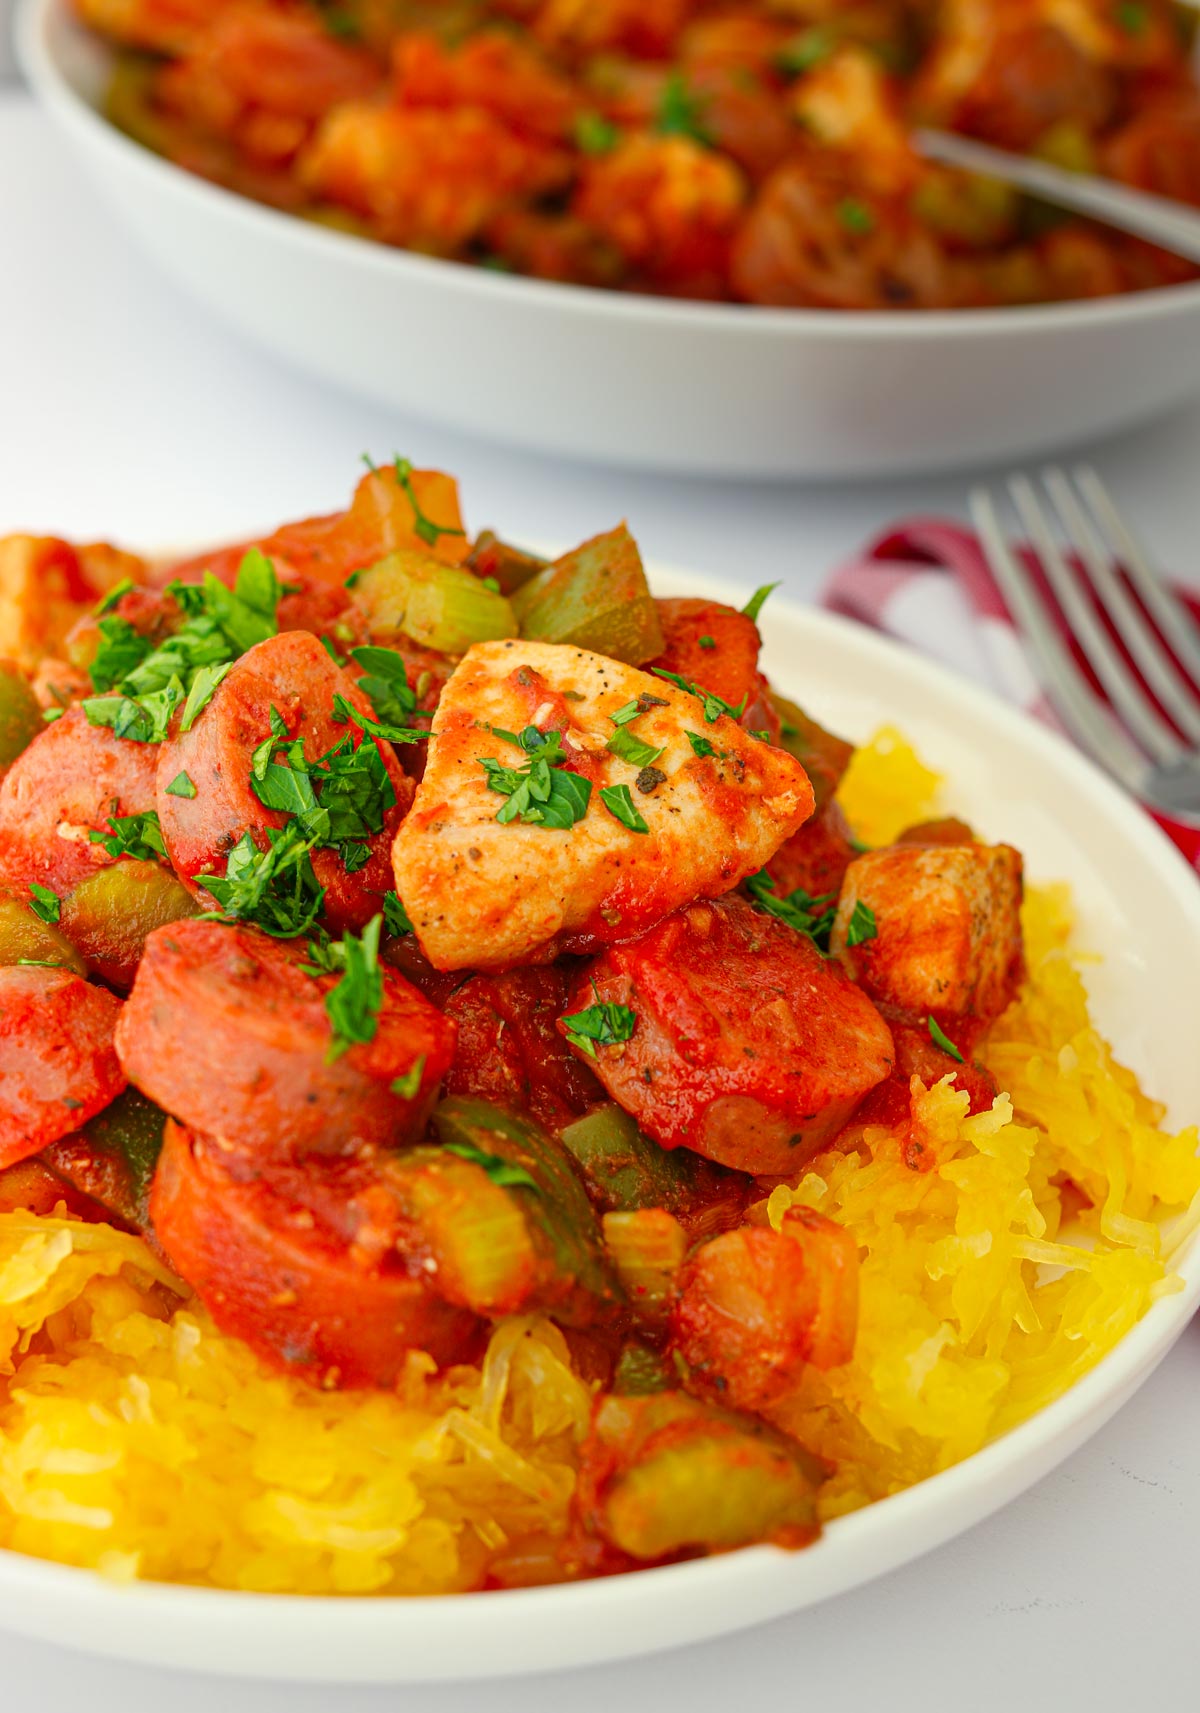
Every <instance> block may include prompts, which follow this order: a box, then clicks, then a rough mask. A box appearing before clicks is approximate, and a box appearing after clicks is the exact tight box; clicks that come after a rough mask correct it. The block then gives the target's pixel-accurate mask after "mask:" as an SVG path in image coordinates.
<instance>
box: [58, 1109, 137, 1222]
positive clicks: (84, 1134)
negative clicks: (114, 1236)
mask: <svg viewBox="0 0 1200 1713" xmlns="http://www.w3.org/2000/svg"><path fill="white" fill-rule="evenodd" d="M165 1123H166V1114H165V1113H164V1112H162V1111H160V1109H159V1108H158V1107H157V1106H155V1104H154V1102H153V1101H151V1100H147V1099H146V1097H145V1095H144V1094H140V1093H139V1092H138V1090H137V1089H135V1088H127V1089H126V1090H125V1092H124V1094H119V1095H118V1096H117V1098H116V1100H114V1101H113V1103H112V1105H111V1106H106V1107H105V1109H104V1111H103V1112H100V1113H97V1115H96V1117H95V1118H93V1119H90V1120H89V1121H88V1123H87V1124H85V1125H84V1127H83V1129H82V1130H77V1131H75V1132H74V1133H73V1134H72V1135H70V1136H64V1137H63V1138H62V1140H61V1141H59V1142H53V1143H51V1145H50V1146H49V1147H48V1148H47V1149H45V1151H44V1153H43V1155H42V1158H43V1159H44V1160H45V1162H46V1164H47V1165H48V1166H49V1167H50V1168H51V1170H52V1171H55V1172H57V1173H58V1175H59V1177H61V1178H65V1179H66V1180H67V1182H68V1183H71V1184H74V1186H75V1188H76V1189H77V1190H81V1191H82V1192H83V1193H84V1194H85V1195H89V1196H92V1197H94V1198H95V1200H96V1201H98V1202H99V1203H100V1204H101V1205H102V1206H103V1207H106V1208H108V1209H109V1211H110V1212H111V1213H112V1214H113V1215H114V1216H115V1217H116V1218H117V1219H118V1220H120V1221H121V1222H122V1223H123V1224H125V1225H128V1226H131V1227H132V1228H133V1229H134V1230H136V1231H145V1230H146V1229H147V1228H148V1227H149V1224H150V1219H149V1214H148V1212H147V1207H148V1203H149V1198H150V1184H151V1181H152V1179H153V1177H154V1168H155V1166H156V1165H157V1163H158V1156H159V1151H160V1150H161V1148H162V1139H163V1126H164V1125H165Z"/></svg>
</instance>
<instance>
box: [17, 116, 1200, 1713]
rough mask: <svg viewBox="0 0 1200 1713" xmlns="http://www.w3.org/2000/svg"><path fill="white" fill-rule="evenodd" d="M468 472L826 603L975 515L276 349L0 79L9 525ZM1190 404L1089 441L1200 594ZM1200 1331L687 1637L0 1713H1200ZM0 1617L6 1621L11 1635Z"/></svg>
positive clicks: (244, 503)
mask: <svg viewBox="0 0 1200 1713" xmlns="http://www.w3.org/2000/svg"><path fill="white" fill-rule="evenodd" d="M364 450H365V451H371V452H372V453H374V454H376V455H379V456H387V455H388V454H390V453H391V452H392V451H393V450H395V451H399V452H402V453H405V454H407V455H408V456H410V457H412V458H413V459H414V461H416V462H419V463H421V464H433V465H438V466H440V467H442V468H444V469H448V470H452V471H454V472H455V473H456V474H457V475H458V476H459V477H460V479H461V481H462V486H463V493H464V498H465V502H466V508H467V514H468V518H469V520H470V522H471V524H472V526H475V527H480V526H483V525H485V524H492V525H495V526H496V527H498V528H499V529H501V530H502V531H504V532H506V533H510V534H511V535H512V536H513V537H514V538H516V539H520V538H521V536H522V535H525V536H527V537H528V536H537V537H541V538H545V539H562V540H571V539H576V540H578V539H582V538H583V537H585V536H587V535H590V534H592V533H594V532H595V531H597V530H600V529H604V528H607V527H609V526H610V525H611V524H612V523H613V522H614V521H616V519H618V518H619V517H621V516H627V517H628V519H629V522H630V525H631V527H632V528H633V530H634V532H635V533H636V535H637V536H638V539H639V541H640V542H641V544H642V547H643V550H644V552H645V553H646V555H647V557H649V558H652V559H657V560H659V561H662V562H666V563H676V564H681V565H691V566H694V567H695V568H697V569H700V570H706V571H722V572H725V573H727V574H730V575H732V576H736V577H739V578H741V579H743V580H744V581H745V582H746V584H747V585H748V586H752V585H754V584H757V583H761V582H765V581H767V580H773V579H775V578H781V579H782V580H783V582H784V584H785V587H787V588H788V589H789V590H791V591H792V592H793V593H795V594H798V595H800V596H802V597H807V598H812V597H813V596H814V595H815V593H816V591H817V589H818V588H819V586H820V582H821V579H822V577H823V575H824V573H825V571H826V569H827V568H828V566H829V565H830V564H831V563H832V562H833V561H834V560H835V559H837V558H838V557H839V556H841V555H844V554H846V553H848V552H849V551H850V550H852V549H853V548H854V547H855V546H856V545H857V544H858V543H859V542H860V541H861V540H863V539H864V538H865V537H866V536H867V535H868V534H870V533H871V532H872V531H873V530H875V529H876V528H878V527H879V526H880V525H881V524H883V523H884V522H886V521H887V520H889V519H890V518H892V517H895V516H897V515H899V514H902V513H905V512H914V511H925V512H928V511H933V510H941V511H949V512H952V513H955V512H957V513H961V511H962V487H963V484H962V483H961V481H957V480H956V481H943V482H933V481H922V482H908V483H903V484H889V485H877V486H873V487H867V488H851V487H841V486H834V485H824V486H822V487H820V488H804V487H776V486H753V485H740V486H736V485H732V484H721V483H714V482H706V483H704V484H703V485H693V484H691V483H688V482H685V481H682V480H676V479H662V478H656V477H653V476H630V475H628V474H622V473H614V472H611V471H604V470H594V469H592V470H589V469H583V468H580V467H577V466H572V465H568V464H564V463H558V462H554V461H551V460H549V459H534V458H530V457H526V456H523V455H517V454H513V453H508V452H504V451H501V450H498V449H496V448H494V447H490V446H487V445H485V444H483V443H481V442H476V441H471V440H466V439H462V438H459V437H456V436H452V435H450V434H447V433H445V432H444V431H442V430H437V429H430V428H425V427H423V426H422V425H421V424H420V423H418V422H417V421H415V420H414V419H412V418H410V417H405V416H402V415H400V414H399V413H396V414H391V413H388V412H387V411H384V410H380V409H378V408H377V407H375V406H372V405H366V404H361V403H359V402H358V401H357V400H355V399H352V398H349V397H345V396H342V395H340V394H337V393H334V392H330V391H327V390H325V389H323V388H321V387H319V386H317V385H315V384H312V383H310V382H308V381H306V380H303V379H298V378H296V377H295V376H293V375H290V374H289V373H287V372H286V371H285V370H283V369H282V368H280V367H279V366H278V365H277V364H276V363H275V362H273V361H271V360H270V359H268V358H265V357H261V356H259V355H258V354H257V353H256V352H254V351H253V350H251V349H250V348H249V347H248V346H246V345H245V344H243V343H242V342H241V341H240V340H239V339H238V338H236V337H235V336H233V335H232V334H229V333H227V332H226V331H225V330H224V329H223V328H220V327H217V326H214V325H212V324H211V323H210V322H208V321H207V320H205V319H202V318H201V316H200V314H199V312H198V311H195V310H194V309H193V306H192V305H191V303H190V302H188V301H187V300H185V299H184V298H182V297H181V296H179V295H178V294H177V293H176V292H175V291H174V290H173V289H171V288H169V287H168V286H167V285H166V284H165V283H162V282H160V281H159V280H158V278H157V277H154V276H152V275H148V274H146V273H145V272H144V270H143V265H142V263H141V260H140V257H139V256H138V255H137V254H136V253H135V252H134V251H133V250H132V249H130V248H129V246H128V245H127V243H126V241H125V238H124V235H123V233H122V232H121V231H120V230H118V229H117V228H116V227H114V226H112V225H111V224H110V222H109V220H108V218H107V215H106V211H105V209H104V208H103V207H102V206H101V205H99V204H98V202H97V201H96V199H95V197H94V195H93V193H92V190H91V187H90V185H89V184H88V183H87V182H86V181H85V180H84V178H83V177H82V176H81V174H80V173H79V171H78V170H77V168H76V166H75V164H74V162H73V160H72V159H70V158H69V157H68V155H67V153H66V151H65V149H64V148H63V146H62V145H61V144H60V142H59V140H58V138H57V137H56V136H55V135H53V134H52V133H51V132H50V130H49V128H48V126H47V125H46V123H45V122H44V121H43V120H42V119H41V118H40V116H38V115H37V114H36V113H35V112H34V111H33V109H32V107H31V106H30V104H29V102H28V100H27V99H26V98H25V97H24V96H23V95H21V94H18V93H16V92H13V91H9V92H7V93H0V532H3V531H5V530H14V529H31V530H37V531H45V532H52V533H56V534H63V535H67V536H81V537H89V536H92V537H94V536H104V537H107V538H110V539H116V540H120V541H125V542H127V543H128V544H130V545H134V546H136V545H156V544H159V545H160V544H164V543H168V542H172V541H177V542H188V541H195V540H199V539H210V540H211V539H214V538H218V537H221V536H223V535H231V536H236V535H237V534H238V533H240V532H244V531H246V530H248V529H252V528H255V527H257V526H260V525H264V524H269V523H271V522H274V521H278V520H281V519H283V518H286V517H290V516H299V515H304V514H306V513H310V512H317V511H325V510H332V509H334V508H336V507H337V506H339V505H341V504H343V503H344V501H345V496H346V495H347V493H348V491H349V488H350V486H351V484H352V483H353V482H354V480H355V478H356V475H357V464H358V457H359V454H360V452H362V451H364ZM1198 454H1200V406H1197V407H1194V408H1192V409H1190V410H1189V411H1187V412H1186V413H1184V414H1181V415H1177V416H1176V417H1174V418H1173V419H1171V420H1169V421H1167V422H1163V423H1160V424H1157V425H1155V426H1154V427H1152V428H1148V429H1145V430H1142V431H1141V432H1139V433H1138V434H1136V435H1132V436H1128V437H1126V438H1123V439H1122V440H1120V441H1114V442H1109V443H1107V444H1106V445H1104V446H1102V447H1100V448H1098V449H1097V450H1096V451H1095V453H1094V456H1095V459H1096V462H1097V463H1098V464H1099V466H1100V468H1101V469H1102V471H1103V472H1104V474H1105V475H1106V476H1107V477H1108V478H1109V479H1110V480H1111V482H1112V484H1113V486H1114V488H1115V490H1116V492H1117V494H1118V496H1119V498H1120V499H1121V501H1122V502H1124V503H1126V504H1127V505H1128V507H1129V508H1130V509H1131V511H1132V512H1133V514H1134V515H1135V516H1136V517H1138V518H1139V519H1141V520H1142V523H1143V525H1144V528H1145V531H1146V533H1147V534H1148V535H1149V537H1150V538H1151V540H1152V541H1153V543H1154V545H1155V546H1156V548H1157V549H1158V552H1159V554H1160V556H1161V558H1162V559H1163V560H1164V561H1165V562H1166V563H1168V564H1171V565H1173V566H1175V567H1176V568H1177V569H1178V570H1179V572H1180V573H1181V574H1183V575H1185V576H1188V577H1190V578H1191V579H1192V580H1194V581H1197V582H1200V566H1198V564H1197V558H1198V555H1197V551H1196V543H1197V539H1198V538H1200V484H1198V483H1197V480H1196V476H1197V460H1198ZM1198 1440H1200V1324H1193V1326H1192V1328H1191V1329H1190V1331H1189V1333H1188V1334H1187V1335H1186V1336H1185V1337H1184V1339H1183V1340H1182V1342H1181V1343H1180V1344H1179V1346H1177V1348H1176V1349H1175V1351H1174V1352H1173V1353H1172V1355H1171V1356H1169V1357H1168V1359H1167V1360H1166V1362H1165V1363H1164V1365H1163V1367H1162V1368H1161V1369H1160V1370H1159V1372H1158V1373H1157V1374H1156V1375H1155V1377H1154V1378H1153V1379H1152V1380H1151V1381H1150V1383H1149V1384H1148V1385H1147V1386H1146V1387H1145V1388H1144V1389H1143V1391H1142V1392H1141V1393H1140V1394H1139V1395H1138V1397H1137V1398H1136V1399H1135V1400H1134V1401H1133V1402H1132V1403H1131V1404H1129V1405H1128V1406H1127V1407H1126V1408H1125V1409H1124V1410H1123V1411H1122V1412H1121V1414H1120V1415H1119V1416H1118V1417H1117V1418H1116V1420H1115V1421H1114V1422H1113V1423H1112V1424H1111V1425H1110V1426H1109V1427H1108V1428H1107V1429H1106V1430H1105V1431H1103V1432H1102V1433H1101V1434H1100V1435H1099V1436H1098V1437H1097V1438H1096V1439H1095V1440H1094V1441H1093V1442H1092V1443H1091V1444H1090V1445H1089V1446H1088V1447H1087V1448H1085V1449H1084V1450H1083V1451H1082V1452H1080V1453H1079V1454H1078V1455H1077V1456H1076V1457H1074V1458H1073V1459H1072V1460H1071V1461H1070V1462H1069V1463H1067V1464H1066V1465H1065V1466H1064V1467H1063V1468H1062V1469H1061V1470H1059V1471H1058V1472H1057V1473H1056V1474H1055V1475H1052V1476H1050V1477H1049V1478H1048V1479H1047V1480H1045V1481H1043V1482H1042V1483H1041V1485H1040V1486H1038V1487H1036V1488H1035V1489H1034V1490H1033V1491H1032V1492H1031V1493H1029V1494H1028V1495H1027V1496H1026V1497H1025V1498H1023V1499H1021V1500H1019V1501H1018V1502H1017V1503H1016V1504H1014V1505H1012V1506H1010V1507H1009V1509H1008V1510H1007V1511H1005V1512H1004V1513H1002V1514H1001V1515H1000V1516H998V1517H996V1518H995V1519H993V1520H992V1521H991V1522H988V1523H985V1524H983V1525H981V1526H980V1527H978V1528H976V1529H975V1530H973V1531H972V1532H971V1533H970V1534H968V1535H966V1536H964V1537H963V1538H962V1539H961V1540H959V1541H957V1542H955V1543H953V1544H951V1545H950V1546H947V1547H944V1548H943V1549H941V1550H940V1551H939V1552H937V1553H934V1554H933V1555H931V1556H930V1557H928V1558H926V1559H924V1560H921V1561H919V1562H918V1563H916V1564H914V1565H911V1566H909V1567H908V1568H906V1569H904V1570H902V1571H899V1572H896V1573H895V1574H893V1575H891V1576H889V1577H886V1578H884V1579H883V1580H882V1581H880V1582H878V1583H875V1584H874V1585H872V1586H871V1587H868V1588H866V1589H862V1590H859V1591H858V1592H856V1593H854V1594H851V1595H847V1596H845V1597H843V1598H841V1599H839V1600H836V1601H833V1602H831V1603H830V1604H828V1605H826V1606H823V1607H819V1608H817V1609H816V1610H815V1611H812V1612H810V1613H808V1614H805V1615H803V1616H800V1617H797V1618H793V1619H789V1620H786V1621H781V1622H779V1623H775V1624H772V1625H769V1626H766V1627H764V1628H761V1629H758V1630H756V1631H753V1632H750V1633H749V1634H746V1635H744V1636H740V1637H734V1638H731V1639H727V1640H724V1641H719V1642H714V1643H711V1644H709V1645H706V1646H704V1647H702V1648H697V1649H693V1650H692V1651H691V1652H689V1653H686V1654H668V1655H663V1656H660V1657H658V1658H656V1659H651V1660H648V1661H643V1662H640V1663H635V1664H632V1665H628V1666H622V1667H612V1668H607V1669H603V1670H595V1671H589V1672H580V1673H575V1674H570V1675H563V1676H557V1677H554V1678H547V1679H542V1680H540V1681H539V1682H537V1683H536V1684H534V1683H530V1682H529V1681H525V1682H518V1681H510V1682H507V1683H502V1684H498V1685H496V1686H494V1687H492V1686H489V1687H487V1688H486V1690H485V1689H482V1688H480V1687H478V1686H475V1687H471V1686H466V1685H464V1686H462V1687H448V1688H444V1689H430V1688H421V1689H415V1690H411V1691H391V1690H388V1691H384V1690H377V1691H372V1690H353V1691H346V1690H340V1689H337V1690H335V1689H332V1688H327V1687H320V1686H313V1687H311V1688H308V1689H299V1690H297V1689H295V1688H282V1687H276V1686H271V1685H262V1684H258V1685H254V1684H247V1683H233V1682H222V1683H221V1684H220V1685H219V1686H217V1685H214V1684H212V1683H208V1682H204V1681H202V1680H200V1679H194V1678H186V1677H182V1676H176V1675H172V1674H168V1673H164V1672H148V1671H142V1670H137V1669H134V1668H131V1667H124V1666H118V1665H112V1664H108V1663H103V1662H98V1661H94V1660H88V1659H83V1658H78V1657H76V1656H73V1655H71V1654H69V1653H66V1652H57V1651H55V1650H54V1649H51V1648H48V1647H44V1646H37V1645H34V1644H31V1643H27V1642H24V1641H18V1640H16V1639H14V1638H10V1637H8V1636H4V1637H3V1638H2V1639H0V1707H2V1708H3V1709H4V1713H60V1710H64V1713H65V1709H67V1708H68V1707H71V1708H75V1707H82V1708H84V1709H85V1710H86V1713H128V1710H129V1709H136V1710H138V1713H140V1710H141V1709H143V1708H145V1709H149V1708H151V1707H158V1706H160V1705H168V1706H170V1707H171V1708H172V1710H173V1713H209V1709H211V1707H212V1706H213V1704H214V1697H215V1698H216V1700H218V1701H219V1704H220V1705H221V1707H222V1710H223V1713H284V1709H287V1710H288V1713H326V1710H327V1709H328V1710H330V1713H332V1710H333V1709H337V1713H375V1710H376V1709H379V1710H382V1709H384V1708H385V1707H386V1708H409V1707H411V1708H419V1709H421V1713H468V1710H472V1713H474V1710H475V1709H478V1708H480V1707H481V1706H483V1705H484V1698H485V1696H486V1705H487V1707H488V1709H489V1710H490V1713H510V1710H511V1713H517V1710H518V1709H522V1710H524V1709H525V1708H527V1707H528V1705H529V1700H530V1697H531V1695H532V1696H536V1697H537V1698H538V1702H539V1705H546V1704H551V1698H553V1704H556V1705H559V1706H562V1707H569V1708H570V1709H571V1713H600V1710H601V1709H605V1710H608V1709H611V1708H612V1707H614V1706H625V1707H628V1708H630V1709H631V1710H632V1713H641V1710H642V1709H645V1708H650V1707H654V1708H655V1709H658V1710H662V1713H673V1710H675V1709H680V1710H682V1709H684V1708H687V1709H689V1710H695V1713H710V1710H711V1713H715V1710H716V1709H718V1708H724V1707H727V1706H728V1705H730V1704H731V1703H732V1702H734V1701H735V1699H737V1698H741V1699H746V1698H753V1700H754V1702H756V1703H759V1702H761V1703H763V1704H765V1705H780V1706H784V1707H792V1706H795V1707H803V1706H810V1707H814V1708H816V1707H832V1708H835V1709H838V1710H843V1709H849V1710H857V1709H859V1708H863V1709H866V1708H869V1707H870V1708H873V1707H875V1706H877V1705H878V1706H883V1707H886V1708H887V1709H889V1713H905V1710H907V1709H910V1708H911V1709H914V1710H916V1709H920V1710H921V1713H941V1710H942V1709H950V1708H959V1707H969V1708H970V1709H971V1710H972V1713H1001V1710H1002V1709H1003V1710H1005V1713H1007V1710H1008V1709H1010V1708H1011V1707H1012V1706H1013V1705H1014V1704H1017V1705H1019V1706H1020V1707H1022V1709H1031V1710H1035V1709H1041V1708H1050V1707H1052V1706H1053V1707H1060V1708H1064V1709H1068V1710H1072V1713H1073V1709H1074V1708H1076V1707H1081V1706H1083V1705H1084V1704H1085V1699H1086V1704H1087V1705H1088V1706H1089V1707H1090V1708H1092V1709H1094V1710H1096V1713H1106V1710H1107V1709H1110V1708H1111V1709H1117V1708H1118V1707H1123V1706H1125V1705H1127V1704H1129V1702H1130V1701H1131V1700H1132V1699H1133V1698H1134V1697H1136V1698H1137V1701H1138V1703H1140V1704H1142V1705H1145V1704H1147V1703H1150V1702H1154V1703H1155V1704H1156V1705H1157V1707H1158V1708H1160V1709H1163V1710H1165V1713H1173V1710H1174V1709H1183V1708H1185V1707H1188V1708H1191V1707H1194V1706H1195V1705H1196V1702H1197V1691H1196V1688H1195V1681H1196V1674H1195V1672H1194V1671H1193V1670H1192V1669H1191V1668H1192V1662H1193V1661H1194V1660H1195V1659H1196V1657H1197V1649H1196V1647H1195V1645H1194V1641H1193V1638H1194V1636H1195V1634H1196V1632H1197V1626H1198V1622H1200V1619H1198V1616H1197V1583H1196V1577H1195V1566H1196V1561H1197V1555H1196V1545H1197V1543H1198V1542H1200V1451H1198V1449H1197V1445H1198ZM2 1622H3V1614H2V1613H0V1624H2Z"/></svg>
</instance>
